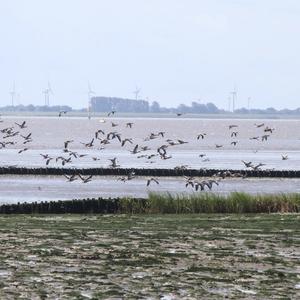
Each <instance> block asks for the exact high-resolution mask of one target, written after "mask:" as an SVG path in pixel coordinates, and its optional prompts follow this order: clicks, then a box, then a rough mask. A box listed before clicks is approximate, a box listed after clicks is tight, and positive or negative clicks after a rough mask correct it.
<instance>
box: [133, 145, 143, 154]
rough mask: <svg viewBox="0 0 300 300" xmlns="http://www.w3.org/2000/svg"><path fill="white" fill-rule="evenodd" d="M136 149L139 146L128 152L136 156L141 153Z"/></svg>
mask: <svg viewBox="0 0 300 300" xmlns="http://www.w3.org/2000/svg"><path fill="white" fill-rule="evenodd" d="M138 148H139V145H135V147H134V148H133V150H131V151H130V152H131V154H137V153H139V152H141V151H139V150H138Z"/></svg>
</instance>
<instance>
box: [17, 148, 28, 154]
mask: <svg viewBox="0 0 300 300" xmlns="http://www.w3.org/2000/svg"><path fill="white" fill-rule="evenodd" d="M28 149H29V148H24V149H21V150H19V151H18V154H21V153H22V152H25V151H27V150H28Z"/></svg>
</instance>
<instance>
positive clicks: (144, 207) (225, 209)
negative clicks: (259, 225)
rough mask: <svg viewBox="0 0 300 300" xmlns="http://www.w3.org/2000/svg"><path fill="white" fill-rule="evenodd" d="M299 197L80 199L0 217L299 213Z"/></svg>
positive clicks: (24, 206)
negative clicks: (45, 214)
mask: <svg viewBox="0 0 300 300" xmlns="http://www.w3.org/2000/svg"><path fill="white" fill-rule="evenodd" d="M298 212H300V194H270V195H268V194H257V195H250V194H246V193H231V194H229V195H227V196H224V195H220V194H215V193H194V194H192V195H185V194H177V195H173V194H170V193H150V194H149V197H148V198H147V199H141V198H116V199H103V198H98V199H94V198H93V199H82V200H70V201H51V202H41V203H37V202H34V203H18V204H6V205H1V206H0V214H14V213H25V214H33V213H56V214H57V213H101V214H103V213H108V214H116V213H118V214H120V213H131V214H141V213H143V214H156V213H161V214H195V213H298Z"/></svg>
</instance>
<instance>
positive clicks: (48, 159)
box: [46, 157, 53, 166]
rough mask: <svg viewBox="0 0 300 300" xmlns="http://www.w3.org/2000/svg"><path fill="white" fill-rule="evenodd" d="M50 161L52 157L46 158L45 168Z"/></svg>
mask: <svg viewBox="0 0 300 300" xmlns="http://www.w3.org/2000/svg"><path fill="white" fill-rule="evenodd" d="M52 159H53V158H52V157H49V158H47V160H46V166H48V165H49V163H50V161H51V160H52Z"/></svg>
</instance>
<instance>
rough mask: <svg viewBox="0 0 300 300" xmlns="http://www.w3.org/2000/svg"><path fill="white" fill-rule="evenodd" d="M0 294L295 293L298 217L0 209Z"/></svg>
mask: <svg viewBox="0 0 300 300" xmlns="http://www.w3.org/2000/svg"><path fill="white" fill-rule="evenodd" d="M0 231H1V232H0V247H1V249H0V298H1V299H165V300H166V299H224V298H230V299H299V298H300V215H299V214H269V215H267V214H260V215H254V214H253V215H242V214H240V215H225V214H222V215H221V214H219V215H217V214H190V215H175V214H173V215H155V214H152V215H9V216H0Z"/></svg>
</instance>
